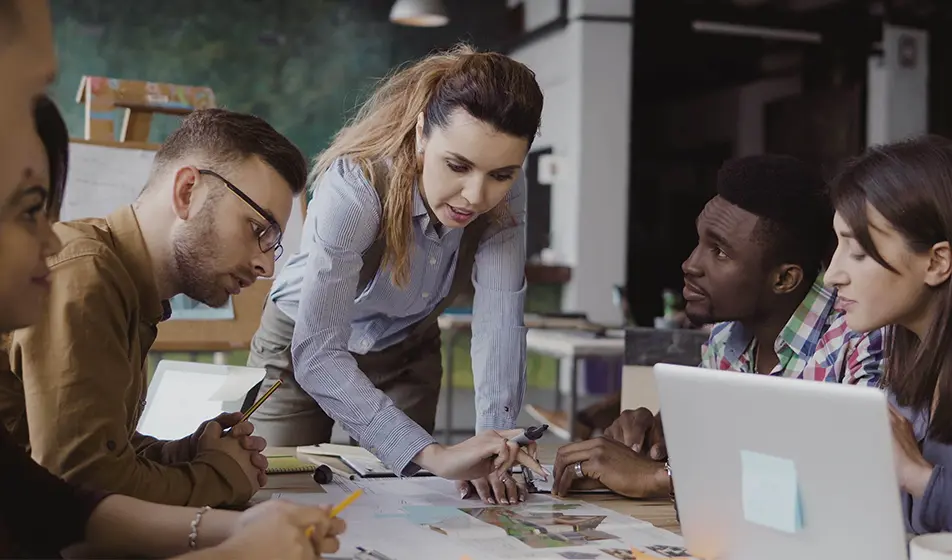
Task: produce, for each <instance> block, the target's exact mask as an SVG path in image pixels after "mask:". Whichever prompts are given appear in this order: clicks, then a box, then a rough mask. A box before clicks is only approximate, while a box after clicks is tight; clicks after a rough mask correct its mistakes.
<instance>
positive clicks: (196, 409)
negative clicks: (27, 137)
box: [136, 360, 265, 440]
mask: <svg viewBox="0 0 952 560" xmlns="http://www.w3.org/2000/svg"><path fill="white" fill-rule="evenodd" d="M264 375H265V370H264V368H249V367H240V366H223V365H216V364H201V363H195V362H179V361H174V360H162V361H161V362H159V363H158V365H157V366H156V369H155V375H153V376H152V381H151V382H150V383H149V392H148V396H147V397H146V405H145V409H144V410H143V412H142V417H141V418H140V419H139V424H138V426H137V427H136V429H137V430H138V431H139V432H141V433H143V434H147V435H150V436H153V437H156V438H159V439H169V440H171V439H179V438H183V437H186V436H188V435H190V434H192V433H193V432H195V429H196V428H198V426H199V424H201V423H202V422H204V421H205V420H210V419H212V418H214V417H216V416H218V415H219V414H221V413H222V412H236V411H238V410H240V409H241V405H242V404H243V403H244V400H245V396H246V395H247V394H248V391H250V390H251V389H252V388H253V387H254V386H255V385H257V384H258V383H260V382H261V380H262V379H264Z"/></svg>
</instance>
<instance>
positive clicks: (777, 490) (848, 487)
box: [654, 364, 906, 560]
mask: <svg viewBox="0 0 952 560" xmlns="http://www.w3.org/2000/svg"><path fill="white" fill-rule="evenodd" d="M654 371H655V378H656V380H657V383H658V393H659V397H660V402H661V413H662V417H663V418H664V433H665V438H666V440H667V445H668V456H669V462H670V464H671V471H672V474H673V476H674V485H675V492H676V494H677V502H678V510H679V513H680V517H681V529H682V534H683V535H684V538H685V541H686V544H687V547H688V550H689V551H690V553H691V554H692V555H694V556H697V557H699V558H704V559H705V560H715V559H725V558H729V559H731V560H803V559H804V558H809V559H811V560H820V559H825V558H830V559H836V560H841V559H847V558H849V559H857V560H859V559H860V558H862V559H863V560H878V559H883V560H893V559H904V558H906V534H905V528H904V525H903V521H902V516H901V515H902V514H901V509H900V500H899V489H898V485H897V481H896V475H895V471H894V467H893V453H892V439H891V433H890V427H889V418H888V408H887V403H886V397H885V395H884V393H883V392H881V391H880V390H878V389H874V388H867V387H856V386H842V385H838V384H834V383H821V382H816V381H804V380H798V379H787V378H778V377H771V376H765V375H751V374H742V373H735V372H721V371H713V370H706V369H699V368H693V367H686V366H675V365H668V364H658V365H656V366H655V368H654Z"/></svg>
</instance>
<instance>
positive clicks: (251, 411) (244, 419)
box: [221, 379, 281, 437]
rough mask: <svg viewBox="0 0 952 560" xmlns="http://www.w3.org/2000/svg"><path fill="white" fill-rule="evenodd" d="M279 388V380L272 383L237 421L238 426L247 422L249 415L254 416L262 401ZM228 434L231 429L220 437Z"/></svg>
mask: <svg viewBox="0 0 952 560" xmlns="http://www.w3.org/2000/svg"><path fill="white" fill-rule="evenodd" d="M280 386H281V380H280V379H278V380H277V381H275V382H274V385H272V386H271V388H270V389H268V391H267V392H266V393H265V394H263V395H261V397H259V398H258V400H256V401H255V404H253V405H251V408H249V409H248V411H247V412H245V413H244V414H242V415H241V420H239V421H238V423H239V424H240V423H242V422H247V421H248V419H249V418H251V415H252V414H254V413H255V411H256V410H258V407H259V406H261V405H262V404H264V401H266V400H268V397H270V396H271V394H272V393H274V391H275V390H276V389H277V388H278V387H280ZM229 433H231V428H228V429H227V430H225V431H224V432H222V434H221V435H222V437H224V436H226V435H228V434H229Z"/></svg>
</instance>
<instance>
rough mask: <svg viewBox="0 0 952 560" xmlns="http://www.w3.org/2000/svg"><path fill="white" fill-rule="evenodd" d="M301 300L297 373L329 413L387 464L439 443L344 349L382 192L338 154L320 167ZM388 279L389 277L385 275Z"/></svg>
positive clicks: (407, 460) (400, 464)
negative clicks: (328, 164)
mask: <svg viewBox="0 0 952 560" xmlns="http://www.w3.org/2000/svg"><path fill="white" fill-rule="evenodd" d="M309 206H310V207H311V208H312V211H314V212H316V214H315V219H314V220H313V221H312V224H313V227H314V228H315V231H313V232H305V235H313V236H314V240H315V242H314V244H313V246H312V247H311V250H310V254H309V256H308V262H307V267H306V272H305V276H304V277H305V281H304V285H303V287H302V289H301V302H300V305H299V307H298V313H297V321H296V322H295V326H294V335H293V337H292V340H291V357H292V359H293V362H294V377H295V379H296V380H297V382H298V383H299V384H300V385H301V387H302V388H303V389H304V390H305V391H306V392H307V393H308V394H309V395H310V396H311V397H312V398H313V399H314V400H315V401H317V403H318V404H320V405H321V407H322V408H323V409H324V411H326V412H327V414H328V415H329V416H330V417H331V418H333V419H334V420H335V421H337V422H340V423H341V425H342V426H343V427H344V428H345V429H346V430H347V431H348V432H349V433H350V435H351V436H352V437H354V438H355V439H356V440H357V441H358V442H359V443H360V445H361V446H362V447H364V448H366V449H369V450H370V451H371V452H372V453H374V454H375V455H376V456H377V457H379V458H380V460H381V461H383V463H384V464H385V465H387V467H388V468H390V469H391V470H393V471H394V472H396V473H399V474H402V475H410V474H413V473H414V472H416V470H418V467H417V466H416V465H413V464H412V460H413V457H415V456H416V455H417V454H418V453H419V452H420V451H422V450H423V448H425V447H426V446H428V445H430V444H433V443H436V441H435V440H434V439H433V436H431V435H430V434H429V433H428V432H427V431H426V430H424V429H423V428H422V427H421V426H419V425H418V424H417V423H416V422H414V421H413V420H411V419H410V418H409V417H408V416H407V415H406V414H404V413H403V411H401V410H400V409H399V408H397V406H396V405H395V404H394V403H393V401H392V400H390V398H389V397H387V395H385V394H384V393H383V392H382V391H380V390H379V389H377V388H376V387H375V386H374V384H373V383H372V382H371V381H370V380H369V379H368V378H367V376H366V375H364V373H363V372H362V371H360V369H359V368H358V367H357V361H356V360H355V359H354V357H353V356H352V355H351V354H350V352H349V350H348V341H349V340H350V335H351V321H352V319H353V316H354V296H355V294H356V291H357V283H358V279H359V276H360V269H361V266H362V264H363V258H362V255H363V253H364V251H366V250H367V248H369V247H370V245H371V243H372V242H373V240H374V238H375V237H376V235H377V228H378V224H379V223H380V200H379V199H378V197H377V194H376V192H375V191H374V189H373V187H372V186H371V185H370V184H369V183H368V181H367V180H366V178H365V177H364V175H363V173H362V172H361V170H360V168H359V167H358V166H356V165H353V164H350V163H348V162H345V161H343V160H339V161H337V162H335V164H334V165H333V166H332V167H331V168H330V169H329V170H328V171H327V172H326V173H325V174H324V175H323V177H322V179H321V181H320V184H319V185H318V187H317V190H316V192H315V195H314V198H313V200H312V201H311V203H310V205H309ZM388 281H389V280H388Z"/></svg>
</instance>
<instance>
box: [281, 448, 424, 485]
mask: <svg viewBox="0 0 952 560" xmlns="http://www.w3.org/2000/svg"><path fill="white" fill-rule="evenodd" d="M297 452H298V453H304V454H307V455H318V456H322V457H336V458H338V459H340V460H341V461H343V462H344V464H345V465H347V466H348V467H350V468H351V469H352V470H353V471H354V472H355V473H357V474H358V475H360V476H362V477H365V478H367V477H388V478H396V477H397V475H396V473H394V472H393V471H392V470H390V469H388V468H387V466H386V465H384V464H383V461H381V460H380V459H378V458H377V457H376V456H375V455H374V454H373V453H371V452H370V451H367V450H366V449H364V448H363V447H359V446H356V445H337V444H333V443H322V444H320V445H304V446H301V447H298V448H297ZM414 476H431V474H430V472H429V471H427V470H425V469H420V470H419V472H417V473H416V475H414Z"/></svg>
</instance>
